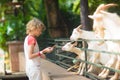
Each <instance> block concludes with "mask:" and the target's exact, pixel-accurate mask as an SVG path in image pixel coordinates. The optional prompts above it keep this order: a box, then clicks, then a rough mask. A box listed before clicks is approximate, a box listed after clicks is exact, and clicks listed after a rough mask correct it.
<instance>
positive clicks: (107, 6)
mask: <svg viewBox="0 0 120 80" xmlns="http://www.w3.org/2000/svg"><path fill="white" fill-rule="evenodd" d="M113 6H118V4H114V3H110V4H106V5H104V7H103V10H107V9H108V8H110V7H113Z"/></svg>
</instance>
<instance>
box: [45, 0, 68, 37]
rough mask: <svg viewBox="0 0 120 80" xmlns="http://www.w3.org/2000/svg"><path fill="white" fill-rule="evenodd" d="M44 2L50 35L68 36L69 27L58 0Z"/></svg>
mask: <svg viewBox="0 0 120 80" xmlns="http://www.w3.org/2000/svg"><path fill="white" fill-rule="evenodd" d="M44 3H45V8H46V12H47V22H48V31H49V34H50V36H51V37H52V38H59V37H67V36H68V29H67V27H66V24H65V23H64V20H63V19H62V17H61V15H60V12H59V7H58V0H44Z"/></svg>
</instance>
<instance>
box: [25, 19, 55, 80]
mask: <svg viewBox="0 0 120 80" xmlns="http://www.w3.org/2000/svg"><path fill="white" fill-rule="evenodd" d="M44 30H45V26H44V24H43V23H42V22H41V21H40V20H38V19H36V18H34V19H32V20H30V21H29V22H28V23H27V25H26V34H27V36H26V38H25V41H24V52H25V59H26V74H27V76H28V78H29V80H43V79H42V73H41V67H40V64H41V62H40V61H41V58H46V57H45V55H44V53H50V52H51V51H53V47H47V48H45V49H43V50H41V51H39V47H38V43H37V40H36V37H38V36H39V35H41V34H42V32H43V31H44Z"/></svg>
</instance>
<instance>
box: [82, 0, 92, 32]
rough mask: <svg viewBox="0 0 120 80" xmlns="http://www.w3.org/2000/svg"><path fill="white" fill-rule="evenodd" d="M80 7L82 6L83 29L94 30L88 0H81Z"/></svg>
mask: <svg viewBox="0 0 120 80" xmlns="http://www.w3.org/2000/svg"><path fill="white" fill-rule="evenodd" d="M80 8H81V15H80V17H81V24H82V25H83V29H85V30H92V27H91V26H90V19H89V18H88V14H89V10H88V0H80Z"/></svg>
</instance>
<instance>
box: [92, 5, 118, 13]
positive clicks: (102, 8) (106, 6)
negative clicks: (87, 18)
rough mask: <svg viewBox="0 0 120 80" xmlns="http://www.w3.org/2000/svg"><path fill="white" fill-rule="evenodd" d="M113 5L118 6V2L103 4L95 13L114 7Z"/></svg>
mask: <svg viewBox="0 0 120 80" xmlns="http://www.w3.org/2000/svg"><path fill="white" fill-rule="evenodd" d="M112 6H118V5H117V4H114V3H110V4H106V5H105V4H101V5H99V6H98V8H97V9H96V11H95V13H94V14H97V13H99V12H100V10H107V9H108V8H110V7H112Z"/></svg>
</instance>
